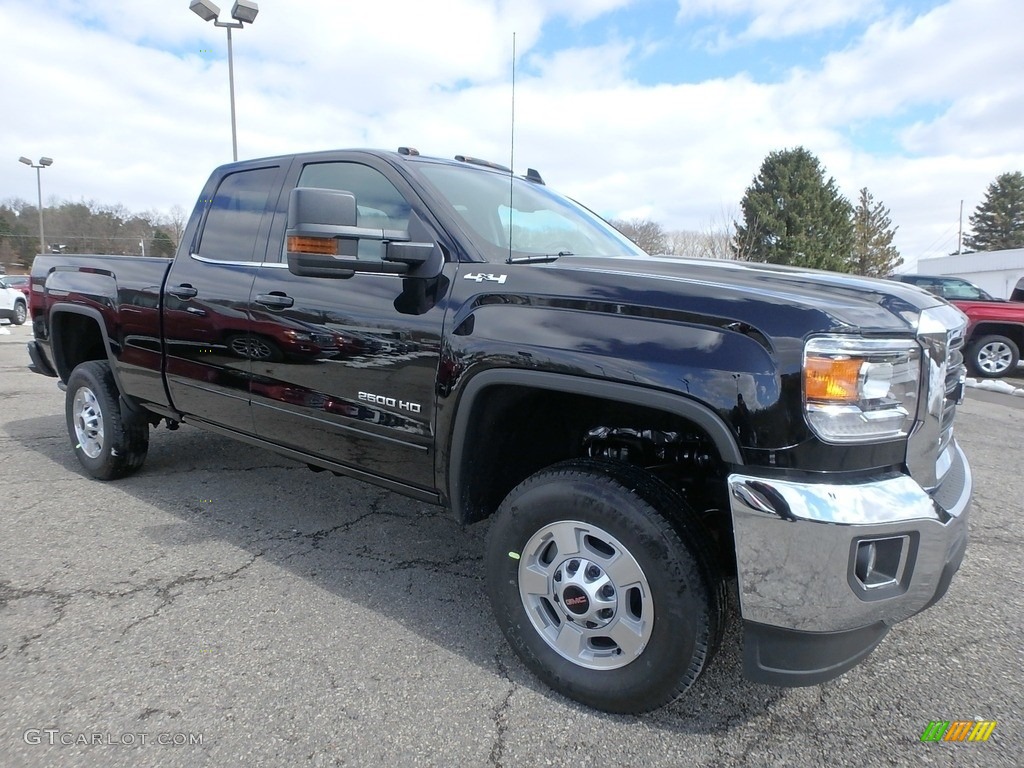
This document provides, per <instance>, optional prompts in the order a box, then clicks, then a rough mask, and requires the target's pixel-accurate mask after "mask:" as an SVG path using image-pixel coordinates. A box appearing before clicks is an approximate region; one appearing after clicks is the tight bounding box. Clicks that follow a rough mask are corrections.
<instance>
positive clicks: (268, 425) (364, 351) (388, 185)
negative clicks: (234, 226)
mask: <svg viewBox="0 0 1024 768" xmlns="http://www.w3.org/2000/svg"><path fill="white" fill-rule="evenodd" d="M332 157H335V156H328V158H324V156H318V157H316V158H315V159H314V158H305V159H302V158H300V159H299V160H297V161H296V164H295V166H294V167H293V168H292V170H291V171H290V173H289V178H288V180H287V181H286V183H285V189H284V192H283V193H282V196H281V198H280V201H281V202H280V203H279V205H280V206H283V207H282V208H281V210H280V211H279V216H278V218H277V219H276V220H275V225H274V230H273V232H272V237H271V239H272V245H271V247H272V248H273V249H274V253H273V254H268V257H267V262H266V263H265V264H264V265H263V266H262V267H260V269H259V270H258V271H257V275H256V281H255V283H254V285H253V291H252V293H253V296H252V304H251V314H252V317H253V329H254V332H256V333H263V334H266V335H268V336H270V337H272V338H274V339H275V340H277V341H278V342H279V347H278V349H279V351H280V354H279V355H276V356H275V357H274V358H272V359H264V360H254V361H253V367H252V372H253V379H252V387H253V389H252V401H253V413H254V417H255V420H256V431H257V434H259V435H261V436H263V437H265V438H266V439H268V440H272V441H274V442H275V443H279V444H283V445H286V446H287V447H290V448H293V449H295V450H299V451H302V452H303V453H307V454H312V455H315V456H318V457H323V458H326V459H328V460H330V461H332V462H335V463H337V464H341V465H344V466H345V467H349V468H352V469H358V470H362V471H365V472H367V473H371V474H373V475H377V476H384V477H386V478H389V479H391V480H393V481H395V482H396V483H401V484H402V485H406V486H413V487H416V488H420V489H428V490H429V489H432V488H433V487H434V478H433V443H434V440H433V437H434V436H433V414H434V396H435V395H434V383H435V380H436V375H437V367H438V361H439V358H440V344H441V331H442V325H443V320H444V298H445V296H446V294H447V291H448V287H449V286H450V285H451V280H452V277H453V275H454V270H455V268H456V266H457V265H455V264H452V263H448V264H446V265H445V267H444V269H443V271H442V274H441V275H439V276H438V277H435V278H429V279H427V278H422V279H413V278H407V277H403V276H401V275H394V274H380V273H372V272H358V273H355V274H354V275H352V276H351V277H348V278H346V279H330V278H320V277H303V276H298V275H295V274H292V273H291V272H289V271H288V265H287V263H286V261H285V259H284V229H285V224H286V222H285V218H286V217H285V215H284V213H285V210H286V207H287V197H288V193H289V192H290V190H291V189H292V188H293V187H295V186H302V187H317V188H322V189H335V190H344V191H346V192H351V193H352V194H354V195H355V198H356V205H357V213H358V222H357V223H358V226H359V227H366V228H373V229H380V230H384V231H390V232H401V233H404V232H407V231H408V230H409V227H410V220H411V217H415V218H416V220H417V221H418V222H422V223H423V225H425V226H427V228H428V229H429V230H430V236H432V237H433V238H434V242H442V244H443V241H442V240H441V238H440V233H439V232H438V231H437V230H436V229H435V228H434V227H432V226H431V225H428V224H426V222H427V220H428V219H429V214H428V213H427V212H426V211H425V208H424V206H423V204H422V203H421V202H420V201H419V199H418V197H417V195H416V194H415V193H414V191H413V190H412V189H411V188H410V187H409V185H408V184H407V183H406V181H405V180H404V178H403V177H402V176H401V175H400V174H399V173H398V172H397V171H395V170H394V169H393V168H391V167H390V165H388V163H387V162H386V161H384V160H382V159H380V158H377V157H375V156H372V155H364V154H359V153H338V155H337V156H336V158H335V159H330V158H332ZM416 211H418V213H414V212H416ZM426 237H427V236H426V235H423V234H419V235H418V237H417V239H426ZM358 257H359V258H360V259H367V260H382V259H383V245H382V243H380V242H372V241H360V244H359V256H358Z"/></svg>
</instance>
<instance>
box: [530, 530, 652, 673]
mask: <svg viewBox="0 0 1024 768" xmlns="http://www.w3.org/2000/svg"><path fill="white" fill-rule="evenodd" d="M519 596H520V598H521V599H522V601H523V606H524V607H525V608H526V614H527V616H529V617H530V622H531V623H532V624H533V627H534V629H536V630H537V632H538V633H539V634H540V636H541V637H542V638H544V641H545V642H546V643H547V644H548V645H550V646H551V648H553V649H554V650H555V651H556V652H557V653H558V654H559V655H561V656H562V657H563V658H565V659H568V660H569V661H571V662H573V663H574V664H578V665H579V666H581V667H586V668H587V669H605V670H607V669H618V668H619V667H624V666H626V665H627V664H629V663H630V662H631V661H633V660H634V659H636V658H637V657H638V656H639V655H640V654H641V653H642V652H643V650H644V648H645V647H647V643H648V641H649V640H650V639H651V632H652V631H653V629H654V601H653V599H652V598H651V588H650V586H649V585H648V583H647V578H646V577H645V576H644V572H643V570H642V569H641V568H640V564H639V563H638V562H637V561H636V558H634V557H633V555H631V554H630V552H629V550H627V549H626V548H625V547H624V546H623V545H622V544H621V543H620V542H619V541H618V540H617V539H616V538H615V537H614V536H612V535H611V534H609V533H608V532H607V531H604V530H602V529H601V528H598V527H597V526H596V525H591V524H590V523H582V522H579V521H575V520H565V521H560V522H557V523H552V524H551V525H547V526H545V527H544V528H541V529H540V530H539V531H537V533H535V534H534V535H533V536H532V537H531V538H530V540H529V541H528V542H527V543H526V547H524V549H523V552H522V553H521V555H520V561H519Z"/></svg>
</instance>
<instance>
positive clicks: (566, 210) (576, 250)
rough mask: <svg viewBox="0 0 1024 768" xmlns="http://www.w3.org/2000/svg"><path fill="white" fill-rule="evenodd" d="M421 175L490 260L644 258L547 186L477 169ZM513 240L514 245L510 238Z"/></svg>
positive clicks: (430, 170)
mask: <svg viewBox="0 0 1024 768" xmlns="http://www.w3.org/2000/svg"><path fill="white" fill-rule="evenodd" d="M420 170H421V171H422V173H423V175H424V176H425V177H426V178H427V181H428V182H429V183H430V184H431V186H433V187H434V188H435V190H436V191H437V192H438V193H439V195H440V196H441V197H442V198H444V199H445V200H446V201H447V202H448V204H449V205H450V206H451V213H453V214H454V216H455V218H456V219H457V220H458V221H459V223H460V224H461V225H462V228H463V230H464V231H465V232H466V234H467V235H468V236H469V237H470V239H471V240H472V241H473V244H474V245H475V246H476V247H477V248H478V249H479V251H480V253H481V254H483V256H484V257H485V258H486V259H487V260H488V261H505V260H507V259H508V258H509V256H511V257H512V258H513V259H517V258H524V259H529V258H530V257H537V256H627V257H636V256H643V255H644V252H643V251H642V250H640V249H639V248H638V247H637V246H636V245H634V244H633V243H632V242H630V241H629V240H628V239H627V238H626V237H624V236H623V235H622V234H620V233H619V231H618V230H616V229H615V228H614V227H612V226H611V225H610V224H608V223H607V222H605V221H603V220H602V219H601V218H599V217H598V216H595V215H594V214H593V213H591V212H590V211H588V210H587V209H586V208H584V207H583V206H581V205H579V204H577V203H574V202H573V201H572V200H569V199H568V198H565V197H562V196H561V195H559V194H557V193H556V192H553V191H551V190H550V189H548V188H547V187H545V186H542V185H540V184H536V183H534V182H531V181H526V180H525V179H521V178H518V177H512V180H511V184H510V183H509V177H508V176H505V175H501V174H497V173H492V172H490V171H481V170H477V169H474V168H460V167H458V166H451V165H433V164H427V163H424V164H422V165H421V166H420ZM510 237H511V243H510V242H509V238H510Z"/></svg>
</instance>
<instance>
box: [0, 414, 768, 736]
mask: <svg viewBox="0 0 1024 768" xmlns="http://www.w3.org/2000/svg"><path fill="white" fill-rule="evenodd" d="M7 428H8V431H9V433H10V435H11V437H12V438H13V439H14V440H15V441H17V442H19V443H20V444H21V446H22V447H23V448H24V449H25V450H29V451H32V452H34V453H36V454H38V455H39V456H40V457H41V458H43V459H46V460H48V461H50V462H52V463H53V464H55V465H57V466H59V467H60V468H62V469H63V470H64V471H67V472H69V473H72V474H75V475H78V476H80V477H81V476H82V471H81V468H80V466H79V465H78V462H77V461H76V460H75V458H74V455H73V454H72V452H71V450H70V448H69V445H68V441H67V438H66V436H65V435H66V432H65V426H64V420H63V418H61V417H60V416H52V417H51V416H48V417H41V418H33V419H25V420H20V421H10V422H8V423H7ZM83 482H92V481H89V480H87V479H85V478H84V477H83ZM116 488H117V490H119V491H121V492H123V493H125V494H127V495H129V496H131V497H133V498H134V499H136V500H138V502H140V504H145V505H148V506H149V507H152V508H155V509H158V510H159V511H161V512H164V513H166V514H167V515H170V516H171V517H172V518H175V519H176V522H171V523H164V524H160V525H146V524H142V523H140V524H139V531H140V533H141V534H142V535H144V536H145V537H147V539H149V541H150V542H152V543H155V544H157V545H160V546H162V547H168V548H170V549H174V550H177V554H176V555H175V556H176V557H179V558H181V557H188V556H189V555H188V554H183V553H182V552H181V548H182V547H188V546H196V545H200V544H202V543H204V542H209V541H211V540H212V541H218V542H222V543H227V544H229V545H231V546H233V547H236V548H238V549H239V550H241V551H244V552H247V553H249V554H250V555H251V556H252V557H253V558H259V559H260V560H261V561H262V562H263V563H264V564H267V563H269V564H271V565H273V566H275V567H279V568H283V569H285V570H287V571H288V572H289V573H291V574H294V575H296V576H298V577H300V578H302V579H304V580H306V581H308V582H311V583H312V584H315V586H316V587H318V588H320V589H323V590H326V591H327V592H329V593H331V594H334V595H336V596H338V597H340V598H342V599H344V600H348V601H352V602H353V603H356V604H358V605H360V606H362V607H364V608H366V609H369V610H371V611H373V612H375V613H377V614H379V615H380V616H382V617H385V618H387V619H390V620H392V621H395V622H398V623H399V624H400V625H402V626H404V627H405V628H407V629H408V630H410V631H411V632H413V633H415V634H416V635H417V636H419V637H420V638H422V639H423V640H424V641H425V642H428V643H432V644H435V645H437V646H439V647H442V648H444V649H446V650H448V651H452V652H455V653H458V654H460V655H461V656H462V657H464V658H465V659H467V660H468V661H471V662H472V663H473V664H475V665H476V666H478V667H480V668H481V669H482V670H484V671H485V672H487V673H488V674H490V675H494V676H496V677H499V678H504V679H507V680H508V681H509V682H510V683H512V684H513V685H515V686H520V687H523V688H527V689H529V690H531V691H534V692H536V693H538V694H540V695H543V696H545V697H547V698H548V699H550V700H552V701H557V702H558V703H559V704H560V705H561V706H563V707H567V708H570V709H576V710H578V711H579V712H586V713H588V714H590V715H593V716H597V717H602V718H609V719H612V720H615V721H620V722H631V721H637V722H642V723H643V724H645V725H646V726H647V727H655V728H659V729H663V730H667V731H675V732H681V733H719V732H722V731H725V730H728V729H729V728H730V727H731V726H733V725H736V724H740V723H743V722H746V721H748V720H751V719H754V718H757V717H761V716H764V715H765V714H766V712H767V711H768V710H769V709H770V708H772V706H773V705H774V704H775V702H777V701H778V700H779V699H781V698H783V697H784V696H785V695H786V692H785V690H784V689H779V688H774V687H770V686H764V685H755V684H753V683H750V682H748V681H746V680H745V679H743V677H742V676H741V673H740V669H741V662H742V655H741V648H740V632H739V626H738V624H739V622H738V619H737V615H738V612H737V607H736V599H735V590H733V591H732V592H733V596H732V602H731V606H730V610H729V616H730V621H729V624H728V626H727V629H726V635H725V639H724V641H723V644H722V648H721V650H720V651H719V653H718V656H717V657H716V659H715V660H714V662H713V663H712V664H711V666H710V667H709V668H708V670H707V671H706V672H705V674H704V675H703V676H702V677H701V679H700V680H699V681H698V682H697V683H696V684H695V685H694V687H693V688H692V689H691V690H690V691H689V692H688V693H687V694H686V695H685V696H684V697H683V698H682V699H681V700H680V701H678V702H676V703H675V704H672V705H670V706H668V707H665V708H663V709H661V710H659V711H657V712H654V713H650V714H647V715H644V716H641V717H624V716H614V715H606V714H602V713H598V712H594V711H593V710H589V709H587V708H586V707H583V706H581V705H578V704H576V703H575V702H572V701H569V700H568V699H565V698H563V697H562V696H560V695H559V694H556V693H554V692H552V691H551V690H550V689H548V688H547V687H546V686H545V685H543V684H542V683H540V682H538V681H537V680H536V679H535V678H534V677H533V676H532V675H531V674H530V673H529V671H527V670H526V668H525V667H523V666H522V665H521V664H520V662H519V660H518V659H517V658H516V657H515V656H514V654H513V653H512V651H511V650H510V649H509V648H508V646H507V644H506V643H505V641H504V638H503V637H502V636H501V633H500V631H499V630H498V629H497V627H496V626H495V624H494V622H493V620H492V618H491V613H490V608H489V605H488V600H487V595H486V589H485V583H484V565H483V557H482V554H481V553H482V552H483V550H484V541H485V538H486V533H487V526H488V523H487V522H483V523H479V524H476V525H473V526H469V527H463V526H461V525H460V524H459V523H458V522H456V521H455V520H454V518H452V517H451V515H450V514H449V513H448V512H447V511H446V510H443V509H442V508H440V507H435V506H431V505H428V504H424V503H421V502H417V501H413V500H410V499H407V498H405V497H402V496H399V495H397V494H394V493H390V492H388V491H384V490H382V489H379V488H375V487H373V486H370V485H367V484H365V483H359V482H357V481H354V480H349V479H347V478H338V477H333V476H332V475H330V473H327V472H324V473H319V474H314V473H311V472H309V470H308V469H306V467H304V466H302V465H300V464H297V463H295V462H292V461H290V460H288V459H284V458H280V457H278V456H276V455H274V454H271V453H269V452H267V451H263V450H261V449H258V448H254V447H250V446H247V445H244V444H241V443H238V442H235V441H232V440H230V439H227V438H223V437H220V436H217V435H212V434H209V433H206V432H202V431H200V430H198V429H193V428H187V427H186V428H182V429H181V430H179V431H177V432H168V431H166V430H163V429H160V430H158V431H154V432H153V433H152V435H151V444H150V453H149V457H148V459H147V462H146V465H145V466H144V467H143V468H142V470H141V471H140V472H139V473H138V474H137V475H135V476H133V477H130V478H126V479H124V480H120V481H117V482H116ZM126 524H127V525H128V526H129V527H131V522H130V521H126ZM192 565H195V566H196V570H198V571H202V570H203V568H202V565H203V564H202V563H195V564H190V567H191V566H192ZM125 578H127V577H125ZM135 578H136V579H139V578H141V577H135ZM339 620H340V617H339ZM396 650H399V651H400V649H396Z"/></svg>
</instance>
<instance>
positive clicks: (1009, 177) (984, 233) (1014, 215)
mask: <svg viewBox="0 0 1024 768" xmlns="http://www.w3.org/2000/svg"><path fill="white" fill-rule="evenodd" d="M970 221H971V228H972V229H973V230H974V234H973V235H968V236H967V237H966V238H965V239H964V243H965V244H966V245H967V247H968V248H970V249H971V250H973V251H1001V250H1003V249H1006V248H1024V173H1021V172H1020V171H1014V172H1013V173H1004V174H1001V175H999V176H997V177H996V180H995V181H993V182H992V183H991V184H989V185H988V190H987V191H986V192H985V199H984V200H983V201H982V202H981V204H980V205H979V206H978V207H977V208H976V209H975V211H974V213H973V214H971V219H970Z"/></svg>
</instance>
